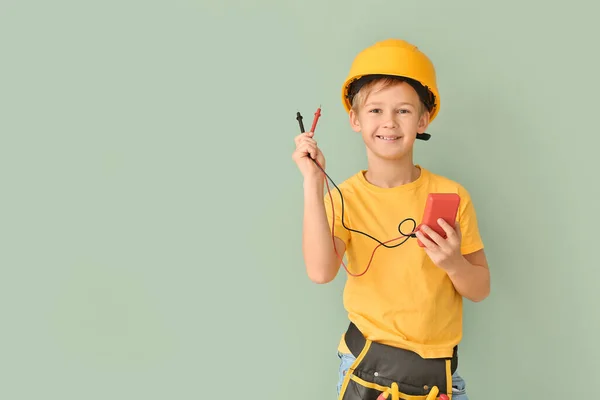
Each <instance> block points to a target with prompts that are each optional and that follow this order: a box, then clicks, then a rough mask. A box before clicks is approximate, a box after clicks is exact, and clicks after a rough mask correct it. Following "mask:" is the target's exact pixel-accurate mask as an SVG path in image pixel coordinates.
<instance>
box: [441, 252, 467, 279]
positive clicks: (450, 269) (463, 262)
mask: <svg viewBox="0 0 600 400" xmlns="http://www.w3.org/2000/svg"><path fill="white" fill-rule="evenodd" d="M470 266H471V264H470V263H469V262H468V261H467V259H466V258H465V257H463V256H462V255H461V256H460V257H459V258H458V259H457V260H456V261H455V262H453V263H452V264H450V265H448V266H447V267H446V268H445V270H446V273H447V274H448V276H449V277H450V278H454V277H457V276H461V275H462V274H464V273H465V272H466V271H468V270H469V267H470Z"/></svg>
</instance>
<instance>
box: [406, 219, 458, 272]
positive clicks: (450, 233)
mask: <svg viewBox="0 0 600 400" xmlns="http://www.w3.org/2000/svg"><path fill="white" fill-rule="evenodd" d="M438 224H439V225H440V227H441V228H442V229H443V230H444V232H446V239H444V238H443V237H442V236H440V235H439V234H438V233H437V232H436V231H434V230H433V229H431V228H430V227H428V226H427V225H423V226H421V230H422V232H421V231H417V232H415V233H416V235H417V237H418V238H419V240H420V241H421V243H423V244H424V245H425V252H426V253H427V255H428V256H429V258H431V261H433V263H434V264H435V265H437V266H438V267H439V268H441V269H443V270H444V271H446V272H453V271H454V269H456V268H460V266H462V265H463V264H464V258H463V256H462V254H461V251H460V246H461V241H462V235H461V231H460V224H459V223H458V222H456V223H455V226H454V228H453V227H452V226H451V225H450V224H448V223H447V222H446V221H444V220H443V219H441V218H440V219H439V220H438ZM424 234H425V235H427V236H429V239H428V238H427V237H426V236H425V235H424Z"/></svg>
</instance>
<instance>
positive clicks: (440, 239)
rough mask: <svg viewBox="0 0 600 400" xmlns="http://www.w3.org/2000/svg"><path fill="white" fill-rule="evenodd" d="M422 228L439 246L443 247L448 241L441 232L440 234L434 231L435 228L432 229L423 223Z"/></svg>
mask: <svg viewBox="0 0 600 400" xmlns="http://www.w3.org/2000/svg"><path fill="white" fill-rule="evenodd" d="M421 229H422V230H423V232H424V233H426V234H427V236H429V237H430V238H431V240H432V241H433V242H434V243H435V244H437V245H438V246H440V247H443V246H444V245H445V244H446V241H445V240H444V238H443V237H442V236H441V235H440V234H438V233H437V232H436V231H434V230H433V229H431V228H430V227H429V226H427V225H423V226H422V227H421Z"/></svg>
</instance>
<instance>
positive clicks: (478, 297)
mask: <svg viewBox="0 0 600 400" xmlns="http://www.w3.org/2000/svg"><path fill="white" fill-rule="evenodd" d="M447 273H448V277H449V278H450V280H451V281H452V283H453V284H454V287H455V288H456V290H457V291H458V293H460V294H461V295H462V296H463V297H465V298H467V299H469V300H471V301H473V302H479V301H482V300H484V299H485V298H486V297H488V296H489V294H490V270H489V268H488V263H487V258H486V256H485V252H484V250H483V249H481V250H479V251H476V252H474V253H470V254H465V255H464V256H463V257H462V258H461V259H459V261H458V262H456V263H455V264H454V265H451V266H449V267H448V269H447Z"/></svg>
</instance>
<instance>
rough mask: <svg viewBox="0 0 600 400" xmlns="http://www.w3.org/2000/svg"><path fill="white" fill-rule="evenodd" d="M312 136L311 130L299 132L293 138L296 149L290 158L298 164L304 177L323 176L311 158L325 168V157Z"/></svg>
mask: <svg viewBox="0 0 600 400" xmlns="http://www.w3.org/2000/svg"><path fill="white" fill-rule="evenodd" d="M313 136H314V133H313V132H306V133H301V134H300V135H298V136H296V138H295V139H294V141H295V143H296V150H294V152H293V153H292V159H293V160H294V162H295V163H296V164H297V165H298V168H299V169H300V172H301V173H302V175H303V176H304V178H305V179H306V178H318V177H320V176H323V172H322V171H321V169H320V168H319V167H318V166H317V165H315V163H314V162H313V160H311V158H312V159H314V160H316V161H317V162H318V163H319V164H321V167H323V169H325V157H324V156H323V153H322V152H321V150H320V149H319V147H318V146H317V141H316V140H315V139H314V138H313Z"/></svg>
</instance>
